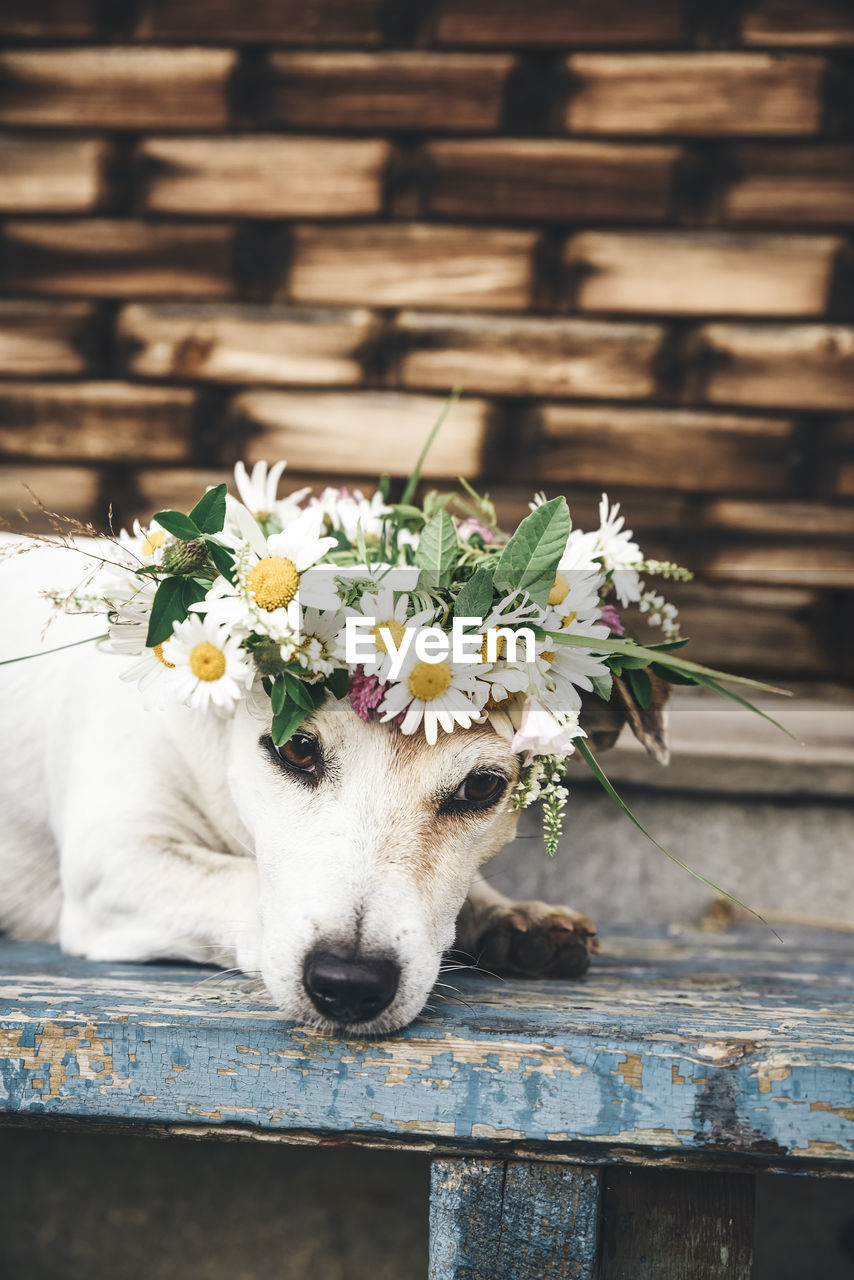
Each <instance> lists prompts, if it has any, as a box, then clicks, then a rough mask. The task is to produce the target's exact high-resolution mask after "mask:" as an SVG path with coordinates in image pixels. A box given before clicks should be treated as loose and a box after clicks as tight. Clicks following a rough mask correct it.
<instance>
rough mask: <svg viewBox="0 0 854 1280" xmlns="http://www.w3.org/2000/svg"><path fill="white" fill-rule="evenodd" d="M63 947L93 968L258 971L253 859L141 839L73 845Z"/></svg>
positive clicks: (129, 836) (66, 851) (67, 853)
mask: <svg viewBox="0 0 854 1280" xmlns="http://www.w3.org/2000/svg"><path fill="white" fill-rule="evenodd" d="M61 865H62V881H63V905H62V911H61V915H60V922H59V941H60V944H61V946H62V948H63V950H65V951H69V952H71V953H72V954H75V955H82V956H86V957H87V958H88V959H90V960H126V961H142V960H155V959H167V958H168V959H183V960H195V961H199V962H206V963H210V964H219V965H223V966H225V967H232V966H237V967H238V968H240V969H243V970H244V972H247V973H255V972H257V970H258V969H259V967H260V922H259V903H258V871H257V864H256V862H255V859H254V858H252V857H248V856H247V857H242V856H239V855H235V854H231V853H225V852H217V851H216V850H213V849H210V848H207V847H206V846H205V845H203V844H196V843H194V842H193V841H189V840H183V841H182V840H172V841H168V840H165V839H164V838H163V837H162V835H161V836H158V835H157V834H155V833H150V834H148V835H146V834H145V833H141V832H140V831H139V830H133V831H128V830H125V831H122V830H119V831H118V832H117V833H115V834H112V833H111V839H110V843H109V847H100V848H99V842H98V838H97V836H96V837H95V839H94V840H92V839H89V840H87V841H86V842H85V845H84V846H81V845H80V844H79V843H76V842H75V839H74V838H73V837H72V838H71V839H69V840H66V842H65V843H64V847H63V849H62V855H61Z"/></svg>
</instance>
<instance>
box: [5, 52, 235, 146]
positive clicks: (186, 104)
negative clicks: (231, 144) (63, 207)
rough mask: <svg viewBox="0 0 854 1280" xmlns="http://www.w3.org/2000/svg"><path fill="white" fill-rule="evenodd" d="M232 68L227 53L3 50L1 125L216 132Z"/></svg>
mask: <svg viewBox="0 0 854 1280" xmlns="http://www.w3.org/2000/svg"><path fill="white" fill-rule="evenodd" d="M235 65H236V55H235V54H234V53H233V52H231V51H229V50H226V49H137V48H127V47H125V48H123V47H118V46H117V47H114V48H97V49H9V50H6V51H5V52H3V53H0V123H3V124H12V125H49V126H50V127H51V128H55V129H65V128H72V129H81V128H83V129H89V128H106V129H151V128H173V129H174V128H179V129H190V128H197V129H216V128H221V127H222V126H223V125H225V124H226V123H227V122H228V114H229V110H228V81H229V77H230V76H231V74H232V72H233V70H234V67H235Z"/></svg>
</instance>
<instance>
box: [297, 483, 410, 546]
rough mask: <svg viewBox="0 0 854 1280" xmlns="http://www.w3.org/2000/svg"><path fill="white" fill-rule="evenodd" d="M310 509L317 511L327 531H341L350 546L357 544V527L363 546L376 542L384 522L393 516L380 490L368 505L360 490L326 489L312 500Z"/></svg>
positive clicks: (380, 535)
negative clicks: (362, 539)
mask: <svg viewBox="0 0 854 1280" xmlns="http://www.w3.org/2000/svg"><path fill="white" fill-rule="evenodd" d="M311 507H312V508H319V509H320V510H321V511H322V512H323V514H324V516H325V517H326V519H327V520H328V521H329V527H330V529H336V530H340V531H341V532H342V533H343V534H344V537H345V538H346V539H347V541H348V542H349V543H351V544H355V542H356V538H357V535H358V529H359V526H360V525H361V528H362V534H363V536H364V539H365V542H367V543H369V544H370V543H376V542H378V541H379V539H380V538H381V537H382V531H383V522H384V518H385V517H386V516H390V515H391V514H392V509H391V507H390V506H388V504H387V503H386V502H385V500H384V498H383V496H382V494H381V493H380V491H379V489H377V491H376V493H375V494H374V495H373V497H372V498H371V499H370V501H369V500H368V499H367V498H366V497H365V495H364V494H363V493H362V492H361V490H360V489H347V488H340V489H334V488H326V489H324V490H323V491H322V493H320V494H319V496H318V497H316V498H313V499H312V501H311Z"/></svg>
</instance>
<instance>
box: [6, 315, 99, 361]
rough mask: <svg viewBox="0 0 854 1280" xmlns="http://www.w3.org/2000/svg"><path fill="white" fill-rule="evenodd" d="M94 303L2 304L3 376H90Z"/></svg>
mask: <svg viewBox="0 0 854 1280" xmlns="http://www.w3.org/2000/svg"><path fill="white" fill-rule="evenodd" d="M94 314H95V308H94V306H93V305H92V303H91V302H35V301H17V300H16V301H14V302H12V301H9V302H6V301H2V300H0V373H12V374H16V375H20V374H23V375H24V377H34V376H36V375H40V374H60V375H62V374H64V375H66V376H69V375H73V374H76V373H89V372H91V371H92V365H93V358H92V354H91V353H90V349H89V345H90V344H89V335H90V333H91V326H92V323H93V319H94Z"/></svg>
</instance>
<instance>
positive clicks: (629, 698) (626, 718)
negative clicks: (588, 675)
mask: <svg viewBox="0 0 854 1280" xmlns="http://www.w3.org/2000/svg"><path fill="white" fill-rule="evenodd" d="M647 674H648V675H649V678H650V681H651V683H652V698H651V700H650V704H649V706H648V707H646V708H644V707H642V706H641V705H640V703H639V702H638V701H637V699H636V698H635V696H634V694H633V693H632V690H631V686H630V685H629V684H627V682H626V681H625V680H623V678H622V676H614V685H613V689H612V692H611V698H610V701H609V702H603V701H602V699H601V698H598V697H596V695H595V694H585V695H584V697H583V698H582V701H581V714H580V719H581V727H582V728H583V729H584V730H585V732H586V733H587V737H588V738H589V740H590V745H591V746H592V747H593V750H594V751H597V752H598V751H607V750H609V748H611V747H613V746H614V744H615V742H616V741H617V738H618V737H619V736H620V730H621V729H622V727H623V725H624V724H628V725H629V726H630V728H631V731H632V733H633V734H634V735H635V737H636V738H637V739H638V741H639V742H642V743H643V745H644V746H645V747H646V749H647V751H648V752H649V754H650V755H651V756H653V757H654V759H656V760H657V761H658V763H659V764H667V763H668V761H669V760H670V741H669V738H668V733H667V711H668V707H667V701H668V699H669V697H670V685H669V684H667V682H666V681H665V680H662V679H661V678H660V677H659V676H656V675H653V673H652V672H648V673H647Z"/></svg>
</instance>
